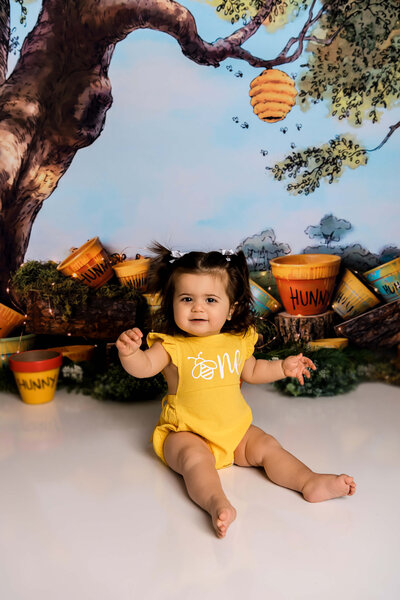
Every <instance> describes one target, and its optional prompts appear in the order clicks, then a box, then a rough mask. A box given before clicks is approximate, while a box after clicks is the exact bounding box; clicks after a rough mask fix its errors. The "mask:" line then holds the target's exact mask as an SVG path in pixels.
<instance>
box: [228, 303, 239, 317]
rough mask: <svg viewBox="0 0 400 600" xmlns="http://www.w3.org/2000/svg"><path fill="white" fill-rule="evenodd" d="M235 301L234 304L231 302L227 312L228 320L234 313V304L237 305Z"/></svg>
mask: <svg viewBox="0 0 400 600" xmlns="http://www.w3.org/2000/svg"><path fill="white" fill-rule="evenodd" d="M237 304H238V303H237V302H235V303H234V304H232V306H231V307H230V309H229V313H228V320H229V321H230V320H231V319H232V317H233V315H234V314H235V310H236V306H237Z"/></svg>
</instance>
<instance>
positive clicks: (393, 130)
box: [366, 121, 400, 152]
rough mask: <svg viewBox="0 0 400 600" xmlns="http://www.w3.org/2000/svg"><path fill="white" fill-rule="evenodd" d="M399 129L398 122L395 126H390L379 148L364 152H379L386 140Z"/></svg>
mask: <svg viewBox="0 0 400 600" xmlns="http://www.w3.org/2000/svg"><path fill="white" fill-rule="evenodd" d="M399 127H400V121H398V122H397V123H395V125H391V126H390V127H389V131H388V133H387V134H386V136H385V137H384V138H383V140H382V141H381V143H380V144H379V146H377V147H376V148H370V149H366V152H375V150H380V149H381V148H382V146H384V145H385V144H386V142H387V141H388V139H389V138H390V137H391V136H392V135H393V134H394V132H395V131H396V129H398V128H399Z"/></svg>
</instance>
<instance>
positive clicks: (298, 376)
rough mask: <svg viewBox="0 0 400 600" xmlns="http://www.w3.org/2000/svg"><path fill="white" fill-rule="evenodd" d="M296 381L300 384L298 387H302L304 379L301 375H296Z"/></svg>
mask: <svg viewBox="0 0 400 600" xmlns="http://www.w3.org/2000/svg"><path fill="white" fill-rule="evenodd" d="M297 379H298V380H299V382H300V385H304V377H303V374H302V373H299V375H297Z"/></svg>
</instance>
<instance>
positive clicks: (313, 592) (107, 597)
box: [0, 383, 400, 600]
mask: <svg viewBox="0 0 400 600" xmlns="http://www.w3.org/2000/svg"><path fill="white" fill-rule="evenodd" d="M243 392H244V395H245V396H246V398H247V399H248V402H249V404H250V405H251V407H252V409H253V413H254V422H255V423H256V424H258V425H259V426H260V427H262V428H264V429H265V430H266V431H268V432H270V433H272V434H273V435H275V436H276V437H277V438H278V439H279V440H280V442H281V443H282V444H283V445H284V446H285V447H286V448H287V449H288V450H289V451H291V452H293V453H294V454H295V455H296V456H298V457H299V458H300V459H301V460H303V461H304V462H306V463H307V464H308V465H309V466H310V467H311V468H313V469H314V470H317V471H321V472H338V473H341V472H347V473H349V474H352V475H353V476H354V477H355V479H356V481H357V484H358V491H357V494H356V495H355V496H353V497H346V498H339V499H337V500H331V501H329V502H325V503H321V504H309V503H307V502H306V501H305V500H303V499H302V497H301V496H300V495H299V494H297V493H295V492H292V491H290V490H287V489H283V488H279V487H277V486H275V485H274V484H272V483H271V482H269V481H268V480H267V479H266V477H265V476H264V475H263V474H262V472H261V471H260V470H256V469H245V468H240V467H231V468H229V469H225V470H223V471H220V476H221V479H222V481H223V485H224V487H225V490H226V492H227V495H228V497H229V498H230V500H231V501H232V503H233V504H234V505H235V506H236V508H237V510H238V518H237V521H236V522H235V523H234V524H233V525H232V526H231V528H230V530H229V532H228V536H227V537H226V538H225V539H224V540H219V539H217V538H216V537H215V536H214V534H213V532H212V529H211V527H210V524H209V519H208V516H207V515H206V514H205V513H203V512H202V511H201V510H200V509H198V508H197V507H196V506H195V505H194V504H193V503H191V501H190V500H189V499H188V498H187V497H186V495H185V492H184V487H183V484H182V481H181V479H180V478H179V477H178V476H177V475H176V474H174V473H173V472H172V471H170V470H169V469H168V468H167V467H166V466H164V465H163V464H162V463H161V462H160V461H159V459H157V458H156V457H155V455H153V452H152V448H151V446H150V444H149V443H148V438H149V436H150V434H151V430H152V427H153V425H154V424H155V422H156V421H157V418H158V413H159V409H160V403H159V401H152V402H146V403H144V402H143V403H138V404H131V405H126V404H125V405H124V404H117V403H111V402H110V403H108V402H102V401H97V400H95V399H93V398H89V397H86V396H80V395H74V394H67V393H64V392H57V394H56V396H55V399H54V400H53V401H52V402H51V403H49V404H47V405H40V406H29V405H25V404H23V403H22V401H20V400H19V398H17V397H16V396H11V395H7V394H1V395H0V598H1V599H2V600H39V599H40V600H50V599H51V600H53V599H55V600H71V599H72V598H76V599H77V600H81V599H82V600H92V599H93V600H114V599H115V600H136V599H142V598H143V599H145V600H159V599H160V600H161V599H163V600H164V599H166V600H170V599H171V600H183V599H187V598H188V599H190V600H200V599H201V600H204V599H207V600H209V599H210V600H214V599H218V600H224V599H225V598H226V599H233V600H236V599H239V598H240V599H242V598H244V599H245V600H252V599H256V598H257V600H258V598H269V599H270V600H281V599H282V600H297V599H303V598H304V599H307V600H313V599H318V600H331V599H336V598H342V597H346V598H352V599H356V600H357V599H360V600H380V599H382V600H398V598H400V551H399V550H400V518H399V514H400V510H399V505H400V435H399V433H400V431H399V430H400V391H399V388H396V387H391V386H388V385H385V384H378V383H377V384H363V385H360V386H359V387H358V388H357V390H355V391H354V392H352V393H350V394H347V395H344V396H336V397H334V398H317V399H316V398H288V397H285V396H281V395H279V394H278V393H277V392H275V391H273V389H272V388H271V387H270V386H252V387H250V386H244V387H243Z"/></svg>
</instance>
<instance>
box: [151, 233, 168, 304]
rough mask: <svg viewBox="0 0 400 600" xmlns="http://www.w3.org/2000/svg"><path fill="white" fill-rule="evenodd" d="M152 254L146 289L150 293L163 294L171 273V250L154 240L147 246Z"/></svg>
mask: <svg viewBox="0 0 400 600" xmlns="http://www.w3.org/2000/svg"><path fill="white" fill-rule="evenodd" d="M149 250H150V252H151V253H152V254H153V255H154V256H152V257H151V260H150V268H149V273H148V285H147V289H148V291H149V292H150V293H151V294H161V295H162V294H163V291H164V290H165V289H166V287H167V284H168V282H169V280H170V277H171V275H172V266H171V260H172V252H171V250H169V249H168V248H165V247H164V246H163V245H162V244H160V243H158V242H154V243H153V244H152V245H151V246H149Z"/></svg>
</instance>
